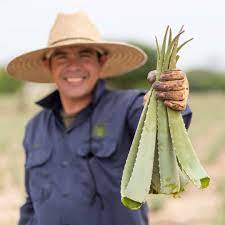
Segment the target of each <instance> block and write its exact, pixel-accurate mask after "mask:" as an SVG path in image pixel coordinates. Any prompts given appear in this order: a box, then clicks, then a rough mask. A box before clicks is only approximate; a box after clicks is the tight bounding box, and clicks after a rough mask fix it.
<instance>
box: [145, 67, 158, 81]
mask: <svg viewBox="0 0 225 225" xmlns="http://www.w3.org/2000/svg"><path fill="white" fill-rule="evenodd" d="M156 74H157V72H156V70H153V71H150V72H149V73H148V77H147V80H148V82H149V83H150V84H153V83H154V82H155V81H156Z"/></svg>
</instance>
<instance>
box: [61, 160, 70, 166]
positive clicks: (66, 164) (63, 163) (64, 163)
mask: <svg viewBox="0 0 225 225" xmlns="http://www.w3.org/2000/svg"><path fill="white" fill-rule="evenodd" d="M68 165H69V162H68V161H62V162H61V166H62V167H63V168H65V167H67V166H68Z"/></svg>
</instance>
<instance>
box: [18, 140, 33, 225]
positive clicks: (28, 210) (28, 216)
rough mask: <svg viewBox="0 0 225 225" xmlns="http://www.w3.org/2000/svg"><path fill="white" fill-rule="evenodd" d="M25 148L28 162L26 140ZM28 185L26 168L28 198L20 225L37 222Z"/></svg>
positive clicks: (26, 178) (21, 215)
mask: <svg viewBox="0 0 225 225" xmlns="http://www.w3.org/2000/svg"><path fill="white" fill-rule="evenodd" d="M23 146H24V149H25V152H26V160H27V150H26V144H25V138H24V141H23ZM28 184H29V171H28V170H27V169H26V167H25V191H26V194H27V197H26V200H25V203H24V204H23V205H22V206H21V207H20V215H19V222H18V225H36V221H35V218H34V208H33V203H32V199H31V197H30V192H29V185H28Z"/></svg>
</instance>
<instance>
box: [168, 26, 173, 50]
mask: <svg viewBox="0 0 225 225" xmlns="http://www.w3.org/2000/svg"><path fill="white" fill-rule="evenodd" d="M171 41H172V29H171V28H170V29H169V41H168V46H169V45H170V43H171Z"/></svg>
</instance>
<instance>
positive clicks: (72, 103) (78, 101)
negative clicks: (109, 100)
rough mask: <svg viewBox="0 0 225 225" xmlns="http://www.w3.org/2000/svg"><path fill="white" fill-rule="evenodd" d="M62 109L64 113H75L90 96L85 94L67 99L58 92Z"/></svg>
mask: <svg viewBox="0 0 225 225" xmlns="http://www.w3.org/2000/svg"><path fill="white" fill-rule="evenodd" d="M60 99H61V102H62V106H63V110H64V112H65V113H66V114H68V115H70V114H76V113H78V112H80V111H81V110H82V109H84V108H85V107H86V106H88V104H89V103H90V102H91V100H92V96H91V94H90V95H87V96H84V97H82V98H74V99H69V98H66V97H65V96H63V95H61V94H60Z"/></svg>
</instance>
